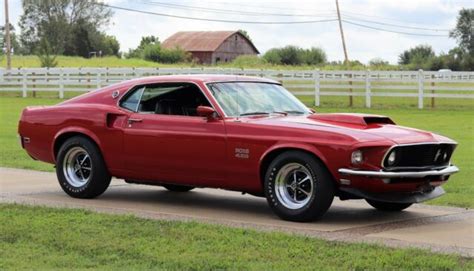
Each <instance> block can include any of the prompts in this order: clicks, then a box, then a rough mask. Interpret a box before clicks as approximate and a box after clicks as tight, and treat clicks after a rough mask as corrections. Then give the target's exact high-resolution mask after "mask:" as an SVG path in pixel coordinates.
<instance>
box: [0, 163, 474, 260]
mask: <svg viewBox="0 0 474 271" xmlns="http://www.w3.org/2000/svg"><path fill="white" fill-rule="evenodd" d="M0 200H1V202H17V203H24V204H34V205H45V206H53V207H68V208H85V209H90V210H94V211H98V212H107V213H120V214H123V213H126V214H134V215H136V216H139V217H146V218H152V219H168V220H186V221H188V220H193V221H201V222H206V223H216V224H222V225H228V226H232V227H247V228H255V229H258V230H264V231H267V230H279V231H285V232H289V233H295V234H302V235H307V236H314V237H320V238H324V239H327V240H338V241H346V242H368V243H378V244H384V245H388V246H394V247H421V248H428V249H430V250H432V251H436V252H448V253H453V252H454V253H460V254H462V255H464V256H469V257H473V256H474V210H472V209H462V208H449V207H434V206H427V205H421V204H418V205H415V206H413V207H411V208H409V209H407V210H406V211H404V212H399V213H385V212H379V211H376V210H375V209H373V208H371V207H370V206H369V205H368V204H366V203H365V202H364V201H357V200H352V201H344V202H342V201H339V200H335V202H334V203H333V205H332V207H331V209H330V210H329V212H328V213H327V214H326V216H325V217H324V218H323V219H322V221H318V222H314V223H294V222H287V221H282V220H280V219H279V218H278V217H276V216H275V215H274V214H273V213H272V211H271V210H270V208H269V207H268V205H267V202H266V200H265V199H263V198H257V197H253V196H249V195H241V193H237V192H229V191H223V190H216V189H195V190H193V191H191V192H188V193H173V192H168V191H166V190H165V189H163V188H161V187H154V186H143V185H131V184H126V183H124V182H123V181H122V180H113V182H112V184H111V186H110V187H109V189H108V190H107V191H106V192H105V193H104V194H103V195H102V196H101V197H99V198H97V199H92V200H83V199H73V198H70V197H69V196H67V195H66V194H65V193H64V192H63V191H62V190H61V188H60V187H59V184H58V183H57V180H56V176H55V174H53V173H46V172H37V171H30V170H20V169H9V168H0Z"/></svg>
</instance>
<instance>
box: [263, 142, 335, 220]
mask: <svg viewBox="0 0 474 271" xmlns="http://www.w3.org/2000/svg"><path fill="white" fill-rule="evenodd" d="M264 192H265V196H266V198H267V201H268V204H269V205H270V207H271V208H272V209H273V211H274V212H275V213H276V214H277V215H278V216H279V217H280V218H282V219H284V220H289V221H298V222H308V221H314V220H317V219H319V218H321V217H322V216H323V215H324V214H325V213H326V211H327V210H328V209H329V207H330V206H331V204H332V201H333V199H334V194H335V187H334V182H333V178H332V176H331V174H330V173H329V172H328V170H327V169H326V167H325V166H324V164H323V163H322V162H321V161H319V160H318V159H316V158H315V157H313V156H312V155H310V154H308V153H305V152H302V151H287V152H284V153H282V154H280V155H279V156H277V157H276V158H275V159H274V160H273V161H272V163H271V164H270V166H269V167H268V170H267V173H266V175H265V183H264Z"/></svg>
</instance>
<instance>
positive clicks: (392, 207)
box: [365, 199, 413, 212]
mask: <svg viewBox="0 0 474 271" xmlns="http://www.w3.org/2000/svg"><path fill="white" fill-rule="evenodd" d="M365 201H367V203H368V204H370V206H372V207H374V208H375V209H377V210H379V211H385V212H400V211H402V210H405V209H406V208H408V207H410V206H411V205H412V204H413V203H394V202H384V201H376V200H370V199H366V200H365Z"/></svg>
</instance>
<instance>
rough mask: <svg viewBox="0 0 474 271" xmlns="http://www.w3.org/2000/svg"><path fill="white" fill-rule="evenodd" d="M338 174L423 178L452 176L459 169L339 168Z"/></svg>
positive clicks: (386, 177)
mask: <svg viewBox="0 0 474 271" xmlns="http://www.w3.org/2000/svg"><path fill="white" fill-rule="evenodd" d="M338 171H339V173H341V174H343V175H353V176H366V177H374V178H383V179H390V178H424V177H427V176H447V175H452V174H454V173H456V172H458V171H459V168H458V167H456V166H453V165H450V166H448V167H446V168H443V169H440V170H426V171H399V172H395V171H383V170H380V171H372V170H354V169H347V168H340V169H339V170H338Z"/></svg>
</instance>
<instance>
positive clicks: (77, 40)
mask: <svg viewBox="0 0 474 271" xmlns="http://www.w3.org/2000/svg"><path fill="white" fill-rule="evenodd" d="M22 6H23V14H22V15H21V17H20V22H19V25H20V28H21V30H22V31H21V32H22V33H21V36H20V41H21V43H22V45H23V47H24V50H25V51H26V53H29V54H31V53H34V52H35V51H37V50H38V49H39V47H40V41H41V40H42V39H43V38H44V39H46V40H47V41H48V43H49V44H50V47H51V50H52V52H54V54H63V53H66V54H68V55H82V56H87V55H88V53H89V52H87V53H86V52H85V51H97V48H94V42H92V41H91V37H95V38H97V37H101V38H105V34H103V33H102V32H101V31H100V29H101V28H102V27H103V26H105V25H107V24H108V22H109V20H110V18H111V16H112V11H111V9H110V8H108V7H106V6H104V5H102V4H100V3H99V2H98V1H97V0H90V1H83V0H41V1H37V0H23V1H22ZM83 39H85V40H83ZM97 43H98V42H96V44H97ZM83 46H85V47H83Z"/></svg>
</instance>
